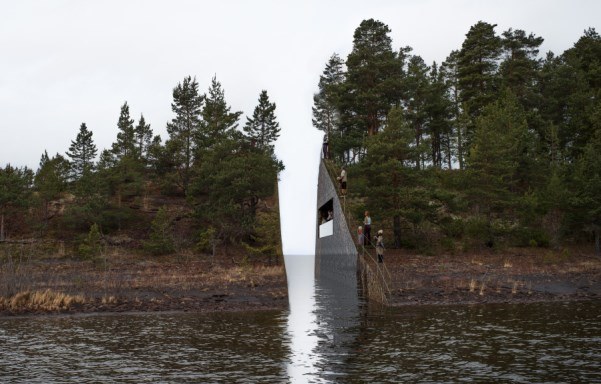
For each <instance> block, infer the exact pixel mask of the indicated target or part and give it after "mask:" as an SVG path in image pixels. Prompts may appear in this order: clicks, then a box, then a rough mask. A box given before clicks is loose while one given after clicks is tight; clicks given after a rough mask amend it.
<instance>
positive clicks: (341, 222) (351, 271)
mask: <svg viewBox="0 0 601 384" xmlns="http://www.w3.org/2000/svg"><path fill="white" fill-rule="evenodd" d="M330 199H332V200H333V211H334V216H333V217H334V219H333V220H332V222H333V235H332V236H326V237H323V238H319V233H316V238H317V241H316V245H315V275H316V277H318V278H319V279H320V280H328V281H331V282H335V283H336V285H337V286H340V287H341V288H344V289H353V290H357V288H358V284H357V248H356V246H355V242H354V239H353V238H352V236H351V233H354V232H351V231H349V228H348V226H347V224H346V219H345V217H344V212H343V210H342V206H341V204H340V198H339V197H338V191H337V188H336V187H335V185H334V184H333V183H332V179H331V178H330V176H329V175H328V171H327V169H326V167H325V164H324V163H323V161H322V162H321V163H320V165H319V178H318V184H317V207H315V215H316V218H317V219H316V221H318V220H319V214H318V209H319V208H320V207H321V206H323V205H324V204H326V203H327V202H328V201H329V200H330ZM315 227H316V228H319V222H317V223H316V226H315Z"/></svg>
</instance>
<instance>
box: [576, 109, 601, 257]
mask: <svg viewBox="0 0 601 384" xmlns="http://www.w3.org/2000/svg"><path fill="white" fill-rule="evenodd" d="M592 115H593V116H592V120H593V124H594V128H595V129H596V130H595V133H594V135H593V137H592V139H591V141H590V142H589V143H588V144H587V145H586V146H585V147H584V149H583V151H582V156H580V157H579V159H578V160H577V161H576V163H575V166H574V174H573V177H572V180H571V183H570V194H571V196H570V206H571V208H572V209H571V212H570V214H571V221H572V223H573V225H574V226H576V227H577V228H578V229H580V230H584V231H588V232H592V233H593V235H594V239H595V252H596V254H597V256H601V193H599V191H601V156H600V155H599V154H600V153H601V106H599V107H597V109H596V111H595V112H594V113H593V114H592Z"/></svg>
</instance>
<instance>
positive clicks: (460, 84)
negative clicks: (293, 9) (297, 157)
mask: <svg viewBox="0 0 601 384" xmlns="http://www.w3.org/2000/svg"><path fill="white" fill-rule="evenodd" d="M390 33H391V30H390V29H389V28H388V26H387V25H386V24H384V23H382V22H380V21H377V20H373V19H370V20H364V21H363V22H361V24H360V25H359V27H358V28H357V29H356V30H355V32H354V35H353V46H352V51H351V52H350V53H349V54H348V56H347V57H346V59H343V58H341V56H340V55H338V54H336V53H335V54H333V55H332V56H331V57H330V58H329V60H328V61H327V63H326V65H325V69H324V71H323V73H322V74H321V76H320V79H319V84H318V91H317V93H316V94H315V95H314V104H313V126H314V127H316V128H318V129H320V130H322V131H324V134H325V135H327V138H328V141H329V158H330V161H331V162H332V163H333V164H335V165H337V166H338V167H340V166H343V165H344V166H345V167H346V169H347V173H348V194H349V195H348V197H347V204H348V206H349V207H350V208H351V210H352V215H353V216H354V218H355V219H357V220H358V221H359V222H361V221H360V220H361V219H362V217H363V212H364V211H365V210H369V211H370V212H371V216H372V218H373V219H374V226H375V229H380V228H381V229H384V230H385V231H386V232H385V233H386V234H387V236H386V238H387V245H388V247H389V248H390V247H397V248H401V247H402V248H407V249H416V250H419V251H421V252H425V253H431V254H435V253H437V252H445V251H446V252H456V251H470V250H474V249H479V248H481V247H491V248H503V247H515V246H517V247H554V248H559V247H564V246H568V245H575V244H576V245H583V244H584V245H586V246H587V247H589V249H591V250H592V249H593V247H595V248H596V251H597V253H598V254H599V252H600V234H601V99H600V96H601V38H600V36H599V34H598V33H597V32H596V31H595V29H594V28H589V29H587V30H584V32H583V34H582V36H581V37H580V38H579V39H578V41H576V42H575V43H574V44H573V46H572V47H571V48H569V49H567V50H566V51H565V52H563V53H561V54H556V53H553V52H548V53H545V54H541V52H539V48H540V46H541V44H542V43H543V38H542V37H539V36H536V35H535V34H533V33H530V32H527V31H524V30H520V29H513V28H510V29H508V30H506V31H503V32H499V31H497V30H496V25H495V24H489V23H487V22H483V21H480V22H478V23H476V24H475V25H473V26H472V27H471V28H469V31H467V33H466V35H465V39H464V41H463V43H462V45H461V47H457V49H456V50H453V51H452V52H450V53H449V54H448V56H447V58H446V60H445V61H444V62H442V63H436V62H433V63H431V64H429V63H426V62H425V61H424V60H423V59H422V58H421V57H420V56H419V55H418V54H416V53H414V51H413V49H412V48H411V47H409V46H404V47H400V48H398V47H396V48H395V47H393V46H392V39H391V37H390Z"/></svg>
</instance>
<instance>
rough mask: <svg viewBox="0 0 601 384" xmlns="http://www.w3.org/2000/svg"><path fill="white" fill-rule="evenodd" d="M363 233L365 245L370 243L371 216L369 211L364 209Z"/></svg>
mask: <svg viewBox="0 0 601 384" xmlns="http://www.w3.org/2000/svg"><path fill="white" fill-rule="evenodd" d="M363 234H364V239H365V245H370V244H371V216H369V211H365V218H364V219H363Z"/></svg>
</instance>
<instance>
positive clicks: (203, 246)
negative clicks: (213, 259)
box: [196, 227, 219, 256]
mask: <svg viewBox="0 0 601 384" xmlns="http://www.w3.org/2000/svg"><path fill="white" fill-rule="evenodd" d="M218 244H219V238H218V236H217V231H216V230H215V228H214V227H208V228H206V229H204V230H202V231H201V232H200V235H199V236H198V242H197V243H196V248H197V249H198V250H199V251H200V252H205V253H211V255H212V256H215V248H216V247H217V245H218Z"/></svg>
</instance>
